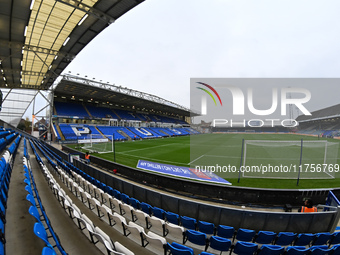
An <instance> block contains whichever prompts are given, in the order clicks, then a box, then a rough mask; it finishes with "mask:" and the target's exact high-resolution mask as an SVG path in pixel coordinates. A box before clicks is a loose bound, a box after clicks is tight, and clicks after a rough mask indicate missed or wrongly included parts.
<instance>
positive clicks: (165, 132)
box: [55, 123, 197, 141]
mask: <svg viewBox="0 0 340 255" xmlns="http://www.w3.org/2000/svg"><path fill="white" fill-rule="evenodd" d="M59 127H60V131H61V132H62V134H63V136H64V137H65V140H81V139H85V138H87V136H88V135H89V134H98V135H100V133H99V132H98V130H100V132H101V133H102V134H103V135H108V136H112V135H113V134H114V139H115V140H117V141H120V140H127V137H125V136H124V135H123V134H125V135H126V136H128V137H130V138H131V139H134V140H135V139H146V138H160V137H169V136H183V135H189V134H195V133H197V131H195V130H193V129H192V128H158V127H113V126H100V125H97V126H96V127H97V129H98V130H97V129H96V127H95V126H90V125H72V124H63V123H62V124H59ZM55 131H56V132H57V129H55ZM57 137H58V138H59V139H60V137H61V136H60V134H57Z"/></svg>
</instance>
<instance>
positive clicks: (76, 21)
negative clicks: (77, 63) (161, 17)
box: [0, 0, 143, 90]
mask: <svg viewBox="0 0 340 255" xmlns="http://www.w3.org/2000/svg"><path fill="white" fill-rule="evenodd" d="M142 1H143V0H83V1H78V0H35V1H34V0H32V2H30V1H27V0H8V1H1V2H0V24H1V25H0V62H1V64H0V68H1V72H0V87H1V88H10V89H13V88H22V89H35V90H45V89H48V88H49V87H50V86H51V85H52V83H53V81H54V80H55V79H56V78H57V77H58V75H59V74H61V72H62V71H63V70H64V69H65V68H66V67H67V65H68V64H69V63H70V62H71V61H72V59H73V58H74V57H75V56H76V55H77V54H78V53H79V52H80V51H81V50H82V49H83V48H84V47H85V46H86V45H87V44H88V43H89V42H90V41H91V40H92V39H93V38H94V37H95V36H97V35H98V34H99V33H100V32H101V31H102V30H103V29H104V28H106V27H107V26H108V25H110V24H111V23H113V22H114V21H115V20H116V19H118V18H119V17H120V16H122V15H123V14H124V13H126V12H127V11H129V10H130V9H131V8H133V7H135V6H136V5H138V4H139V3H141V2H142Z"/></svg>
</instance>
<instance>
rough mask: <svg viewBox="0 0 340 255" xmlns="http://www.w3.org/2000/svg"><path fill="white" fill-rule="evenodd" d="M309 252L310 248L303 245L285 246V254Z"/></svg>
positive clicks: (296, 254)
mask: <svg viewBox="0 0 340 255" xmlns="http://www.w3.org/2000/svg"><path fill="white" fill-rule="evenodd" d="M309 252H310V248H309V247H308V248H306V247H305V246H288V247H287V248H286V255H307V254H309Z"/></svg>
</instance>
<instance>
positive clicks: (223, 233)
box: [216, 225, 235, 239]
mask: <svg viewBox="0 0 340 255" xmlns="http://www.w3.org/2000/svg"><path fill="white" fill-rule="evenodd" d="M216 235H218V236H220V237H224V238H229V239H233V237H234V235H235V229H234V227H230V226H225V225H218V226H217V230H216Z"/></svg>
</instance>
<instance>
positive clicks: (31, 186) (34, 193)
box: [24, 143, 66, 255]
mask: <svg viewBox="0 0 340 255" xmlns="http://www.w3.org/2000/svg"><path fill="white" fill-rule="evenodd" d="M30 144H31V147H32V149H33V151H34V153H35V155H36V156H37V155H38V153H37V151H36V150H35V148H34V145H33V143H30ZM24 146H26V144H24ZM39 158H40V157H39ZM40 160H41V158H40ZM28 161H29V159H27V158H25V157H24V162H28ZM38 161H39V160H38ZM39 162H40V163H41V164H43V162H42V161H39ZM28 166H29V164H24V176H25V180H24V182H25V184H26V186H25V190H26V191H27V192H28V195H27V196H26V199H27V200H28V201H29V202H30V203H31V204H32V205H31V207H30V208H29V214H31V215H32V216H33V217H34V218H35V219H36V221H37V222H36V223H35V225H34V228H33V231H34V233H35V234H36V235H37V236H38V237H39V238H40V239H42V240H43V241H44V242H45V244H46V246H47V247H49V248H48V249H45V253H46V254H49V253H47V252H48V250H51V249H53V246H52V245H51V243H50V242H49V240H48V237H47V232H46V229H48V231H49V233H50V235H51V237H52V238H53V240H54V242H55V247H57V248H58V250H59V251H60V253H61V254H64V255H66V252H65V250H64V249H63V247H62V245H61V243H60V241H59V238H58V236H57V235H56V233H55V231H54V230H53V227H52V225H51V223H50V221H49V219H48V216H47V214H46V211H45V210H44V207H43V205H42V201H41V199H40V196H39V192H38V189H37V187H36V184H35V181H34V176H33V173H32V171H31V169H29V167H28ZM43 222H44V223H45V225H46V227H47V228H46V229H45V226H44V224H43ZM46 250H47V251H46ZM49 252H51V251H49ZM50 254H53V253H50Z"/></svg>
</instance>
